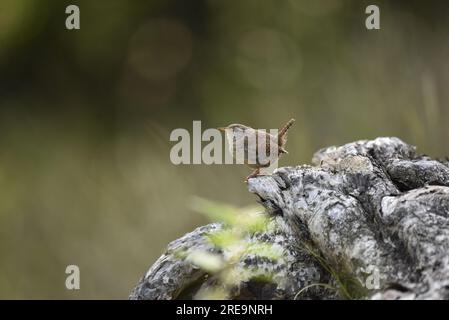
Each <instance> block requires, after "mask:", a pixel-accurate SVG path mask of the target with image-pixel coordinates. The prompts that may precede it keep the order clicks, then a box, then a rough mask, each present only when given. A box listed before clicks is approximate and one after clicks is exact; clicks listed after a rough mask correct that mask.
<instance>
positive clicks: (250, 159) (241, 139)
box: [218, 119, 295, 182]
mask: <svg viewBox="0 0 449 320" xmlns="http://www.w3.org/2000/svg"><path fill="white" fill-rule="evenodd" d="M294 122H295V119H290V120H289V121H288V122H287V123H286V124H285V125H284V126H283V127H282V128H281V129H279V131H278V133H277V135H272V134H270V133H268V132H266V131H264V130H256V129H253V128H251V127H248V126H245V125H243V124H230V125H229V126H227V127H221V128H218V130H220V131H223V132H225V133H226V136H227V139H228V142H230V141H232V142H233V143H232V144H230V143H229V149H230V151H231V153H232V156H233V157H234V159H237V162H238V161H239V160H240V161H241V160H243V163H245V164H246V165H248V166H249V167H250V168H255V169H256V170H254V172H253V173H251V174H250V175H249V176H248V177H247V178H246V179H245V182H246V181H248V179H250V178H253V177H255V176H258V175H259V174H260V168H267V167H269V166H270V165H271V164H273V163H274V162H276V161H277V160H278V158H279V157H280V155H281V154H283V153H288V152H287V150H285V149H284V146H285V143H286V142H287V131H288V129H290V127H291V126H292V125H293V123H294ZM264 150H265V152H262V151H264Z"/></svg>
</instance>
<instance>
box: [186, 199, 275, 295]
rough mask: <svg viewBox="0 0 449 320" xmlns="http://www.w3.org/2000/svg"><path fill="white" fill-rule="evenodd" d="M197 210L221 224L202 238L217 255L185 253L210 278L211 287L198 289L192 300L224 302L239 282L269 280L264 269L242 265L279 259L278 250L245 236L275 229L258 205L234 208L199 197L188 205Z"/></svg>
mask: <svg viewBox="0 0 449 320" xmlns="http://www.w3.org/2000/svg"><path fill="white" fill-rule="evenodd" d="M192 207H193V209H194V210H195V211H198V212H200V213H202V214H204V215H206V216H207V217H209V218H210V219H211V220H212V221H214V222H216V221H221V222H223V223H224V224H225V226H224V228H223V229H220V230H218V231H213V232H211V233H209V234H208V235H207V236H206V237H207V238H208V239H209V241H210V243H211V244H212V245H213V248H214V249H215V250H217V253H212V252H209V251H205V250H196V251H193V252H188V253H187V256H186V257H185V258H186V259H187V260H189V261H190V262H191V263H193V264H194V265H196V266H198V267H199V268H201V269H203V270H204V271H205V272H207V273H208V275H209V276H210V277H213V279H214V282H213V283H212V284H213V285H211V286H208V287H205V288H200V290H199V292H198V293H197V294H196V296H195V298H196V299H226V298H229V297H231V296H232V293H233V290H236V289H237V290H238V288H239V286H240V285H241V284H242V282H248V281H250V280H254V279H257V280H258V281H262V279H264V281H271V280H272V279H273V275H272V274H271V273H269V272H267V271H265V270H258V269H256V268H248V267H246V266H245V265H244V264H243V261H245V259H246V258H248V257H259V258H266V259H269V260H271V261H277V260H279V259H281V258H282V254H283V252H282V250H281V249H280V248H279V247H276V246H274V245H273V244H270V243H266V242H263V241H259V240H257V239H255V238H253V239H252V240H251V241H248V239H249V236H250V235H253V234H254V233H256V232H259V233H262V232H266V231H268V230H269V228H275V225H274V222H273V221H270V219H269V218H268V216H267V215H266V214H264V213H263V210H261V208H260V207H258V206H250V207H246V208H236V207H232V206H230V205H227V204H221V203H218V202H214V201H209V200H205V199H201V198H195V199H194V201H193V204H192Z"/></svg>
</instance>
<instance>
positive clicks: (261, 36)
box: [236, 29, 301, 90]
mask: <svg viewBox="0 0 449 320" xmlns="http://www.w3.org/2000/svg"><path fill="white" fill-rule="evenodd" d="M238 51H239V54H238V56H237V60H236V64H237V67H238V68H239V69H240V71H241V74H242V76H243V77H244V78H245V80H246V81H247V82H248V83H249V84H251V85H253V86H254V87H256V88H258V89H261V90H271V89H274V90H276V89H281V88H287V87H289V86H291V85H293V84H294V82H295V80H296V78H297V76H298V73H299V71H300V69H301V57H300V53H299V50H298V48H297V46H296V44H295V43H294V42H293V41H292V40H291V39H290V38H289V37H288V36H287V35H285V34H281V33H279V32H277V31H275V30H271V29H256V30H253V31H250V32H248V33H245V34H243V35H242V36H241V38H240V39H239V42H238Z"/></svg>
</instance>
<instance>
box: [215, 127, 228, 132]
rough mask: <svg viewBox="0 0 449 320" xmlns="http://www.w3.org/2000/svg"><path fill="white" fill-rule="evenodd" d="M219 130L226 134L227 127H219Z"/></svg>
mask: <svg viewBox="0 0 449 320" xmlns="http://www.w3.org/2000/svg"><path fill="white" fill-rule="evenodd" d="M217 129H218V130H220V131H221V132H225V130H226V127H219V128H217Z"/></svg>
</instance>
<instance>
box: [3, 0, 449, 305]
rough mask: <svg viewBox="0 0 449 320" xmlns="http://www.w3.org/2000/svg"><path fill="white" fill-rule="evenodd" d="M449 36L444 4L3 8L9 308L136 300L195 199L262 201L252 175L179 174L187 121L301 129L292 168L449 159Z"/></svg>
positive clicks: (226, 171)
mask: <svg viewBox="0 0 449 320" xmlns="http://www.w3.org/2000/svg"><path fill="white" fill-rule="evenodd" d="M373 3H375V4H377V5H378V6H379V7H380V11H381V30H379V31H368V30H366V28H365V18H366V16H367V15H366V14H365V7H366V6H367V5H368V4H373ZM69 4H77V5H79V7H80V10H81V30H79V31H69V30H66V28H65V19H66V17H67V15H66V14H65V8H66V6H67V5H69ZM448 27H449V10H448V6H447V5H446V4H445V2H443V1H370V2H366V1H359V0H354V1H348V0H344V1H336V0H333V1H329V0H322V1H316V0H314V1H300V0H290V1H288V0H285V1H280V0H251V1H247V0H239V1H225V0H203V1H199V0H197V1H181V0H180V1H174V0H151V1H130V0H108V1H103V0H95V1H88V0H85V1H54V0H40V1H32V0H1V1H0V298H12V299H16V298H32V299H35V298H51V299H55V298H69V299H81V298H87V299H91V298H105V299H106V298H111V299H122V298H127V296H128V294H129V292H130V290H131V289H132V287H133V286H134V285H135V283H136V282H137V281H138V279H139V278H140V277H141V276H142V275H143V274H144V273H145V272H146V270H147V268H148V267H149V266H150V265H151V264H152V263H153V262H154V260H155V259H156V258H157V257H158V256H159V255H160V254H161V253H162V252H163V250H164V248H165V246H166V245H167V243H168V242H169V241H171V240H174V239H175V238H177V237H179V236H181V235H182V234H184V233H186V232H188V231H190V230H192V229H193V228H195V227H196V226H198V225H201V224H204V223H206V220H205V219H204V218H203V217H201V216H200V215H199V214H197V213H195V212H192V211H191V210H190V209H189V208H188V203H189V200H190V198H191V197H192V196H193V195H196V196H200V197H204V198H208V199H211V200H216V201H223V202H228V203H231V204H233V205H237V206H240V205H248V204H251V203H254V201H255V197H254V196H253V195H251V194H249V193H248V192H247V191H246V187H245V184H244V183H243V179H244V177H246V175H248V174H249V173H250V170H249V169H248V168H246V167H244V166H230V165H226V166H219V165H212V166H206V165H184V166H175V165H173V164H171V162H170V160H169V151H170V148H171V147H172V146H173V145H174V143H170V141H169V135H170V132H171V131H172V130H173V129H175V128H187V129H188V130H189V131H190V130H191V127H192V120H201V121H202V124H203V129H205V128H209V127H217V126H223V125H227V124H229V123H235V122H239V123H244V124H247V125H250V126H253V127H257V128H276V127H278V126H280V125H281V124H283V123H284V122H285V121H286V120H288V119H289V118H291V117H294V118H296V120H297V123H296V124H295V126H294V128H293V129H292V131H291V133H290V135H289V143H288V145H287V149H288V150H289V152H290V154H289V155H288V156H286V157H284V158H283V159H282V160H281V163H280V164H281V165H294V164H299V163H307V162H309V161H310V159H311V156H312V154H313V152H314V151H316V150H317V149H318V148H321V147H324V146H328V145H334V144H342V143H346V142H350V141H353V140H357V139H366V138H374V137H377V136H390V135H392V136H398V137H400V138H402V139H403V140H405V141H407V142H409V143H412V144H415V145H417V146H419V150H420V151H421V152H424V153H428V154H431V155H433V156H443V155H445V154H448V153H449V152H448V151H447V148H448V145H449V141H448V140H449V139H447V136H448V133H449V129H448V127H447V126H446V123H447V122H448V120H449V112H448V108H447V104H448V102H449V91H448V90H447V86H448V84H449V64H448V57H449V28H448ZM69 264H76V265H78V266H79V267H80V270H81V289H80V290H74V291H69V290H67V289H66V288H65V278H66V274H65V273H64V271H65V267H66V266H67V265H69Z"/></svg>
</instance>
